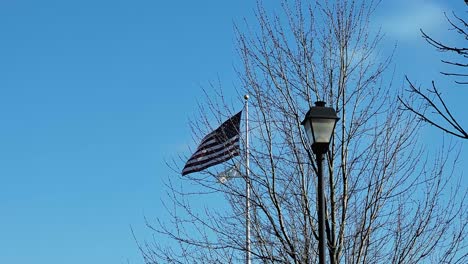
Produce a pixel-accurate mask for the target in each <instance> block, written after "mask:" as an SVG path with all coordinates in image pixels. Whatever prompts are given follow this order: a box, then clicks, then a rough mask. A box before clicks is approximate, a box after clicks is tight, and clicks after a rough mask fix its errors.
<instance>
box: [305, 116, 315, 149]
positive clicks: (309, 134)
mask: <svg viewBox="0 0 468 264" xmlns="http://www.w3.org/2000/svg"><path fill="white" fill-rule="evenodd" d="M304 129H305V132H306V134H307V139H308V140H309V142H310V144H312V143H313V142H314V136H313V134H312V127H311V126H310V120H307V122H305V123H304Z"/></svg>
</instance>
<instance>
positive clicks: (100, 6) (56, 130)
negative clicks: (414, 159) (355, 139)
mask: <svg viewBox="0 0 468 264" xmlns="http://www.w3.org/2000/svg"><path fill="white" fill-rule="evenodd" d="M389 2H392V3H389ZM406 2H407V1H402V0H399V1H386V3H384V4H383V6H382V7H381V8H380V9H379V10H378V12H377V14H376V17H375V25H376V27H377V26H378V25H381V26H382V29H383V30H384V32H386V34H387V35H386V39H385V43H384V44H385V45H387V46H389V47H390V46H392V45H394V44H395V43H398V47H397V50H396V54H395V61H394V63H395V67H396V73H397V74H396V76H395V80H396V81H395V83H396V85H400V84H402V83H403V82H402V75H401V74H402V73H408V74H410V76H412V77H414V79H415V80H417V81H419V82H421V83H424V82H425V83H427V84H429V80H428V79H427V78H430V76H435V77H434V79H436V80H437V79H442V78H441V77H440V76H439V75H438V71H439V70H440V68H441V67H442V65H441V64H440V63H439V62H438V59H439V58H438V57H437V56H438V55H439V54H438V53H436V52H435V51H434V50H433V49H432V48H430V47H428V46H427V45H426V44H425V43H424V42H423V40H421V39H420V38H419V37H418V36H419V34H418V29H419V27H424V28H425V29H426V30H427V31H428V32H429V33H433V34H434V35H436V36H441V37H448V38H450V36H451V35H450V34H451V33H447V32H446V28H447V25H446V24H443V22H444V20H443V16H442V12H443V11H444V10H451V9H455V10H464V9H463V8H465V7H464V3H463V1H461V0H460V1H451V2H452V3H450V4H449V3H446V2H448V1H423V0H415V1H412V2H411V3H410V4H407V3H406ZM269 5H272V4H269ZM254 6H255V3H254V1H248V0H238V1H214V0H209V1H208V0H202V1H149V0H148V1H89V0H83V1H51V0H43V1H20V0H18V1H15V0H2V1H0V123H1V125H0V212H1V213H0V215H1V217H0V236H1V238H0V263H16V264H26V263H48V264H59V263H60V264H61V263H69V264H74V263H126V262H127V260H128V261H130V263H142V259H141V257H140V255H139V253H138V251H137V248H136V245H135V243H134V241H133V238H132V236H131V233H130V226H133V227H134V228H135V231H136V233H137V235H138V236H139V237H141V238H142V239H143V238H145V237H149V236H150V235H151V234H150V232H149V230H146V229H145V228H144V219H143V217H144V216H145V215H146V216H147V217H149V218H151V217H157V216H161V215H163V213H162V210H163V209H162V207H161V202H160V200H161V199H164V196H165V192H164V190H165V189H164V187H163V186H162V179H163V178H164V177H166V176H167V175H173V172H172V171H171V170H170V169H169V168H167V166H166V165H165V161H166V160H170V159H172V158H177V156H178V155H186V156H188V155H190V153H189V148H188V146H191V147H193V146H195V145H196V143H197V142H194V141H193V140H192V136H191V135H190V130H189V126H188V119H189V118H190V117H192V116H193V112H194V111H196V109H197V105H196V104H197V103H198V102H202V101H203V93H202V90H201V88H202V87H205V88H208V83H209V82H210V81H214V82H217V81H218V79H219V80H220V82H221V83H222V85H223V87H225V89H226V90H227V93H228V94H231V95H233V96H234V91H233V89H234V86H235V85H236V83H238V81H237V79H236V74H235V71H234V69H233V65H235V64H236V63H238V61H237V59H236V53H235V35H234V32H233V22H235V21H237V22H239V21H241V20H242V19H243V18H244V17H245V18H246V19H247V20H249V21H251V22H252V23H253V21H254V20H253V12H252V10H253V8H254ZM272 6H273V5H272ZM460 14H463V13H462V12H460ZM412 33H414V34H412ZM442 91H443V92H444V96H446V99H447V101H448V102H449V103H450V104H451V105H453V112H454V114H455V115H456V116H457V117H459V119H460V121H461V124H462V125H463V126H464V127H465V128H468V118H466V115H465V113H466V110H465V107H464V105H463V103H464V99H465V98H468V91H467V90H466V89H462V87H454V88H450V89H448V88H446V89H443V90H442ZM233 98H234V97H233ZM426 131H427V135H425V136H423V137H424V140H426V141H427V144H428V145H433V144H434V141H436V140H438V139H439V137H440V135H441V134H440V133H439V132H438V131H435V130H434V129H431V128H429V127H428V128H427V129H426ZM462 151H463V152H462V156H461V162H460V163H459V166H460V168H461V169H460V171H461V170H463V168H466V167H467V165H468V157H467V154H466V151H464V149H462Z"/></svg>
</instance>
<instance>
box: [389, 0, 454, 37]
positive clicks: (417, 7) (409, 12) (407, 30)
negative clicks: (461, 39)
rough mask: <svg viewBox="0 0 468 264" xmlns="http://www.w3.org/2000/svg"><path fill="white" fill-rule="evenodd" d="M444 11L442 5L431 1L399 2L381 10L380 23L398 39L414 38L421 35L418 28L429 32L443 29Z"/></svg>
mask: <svg viewBox="0 0 468 264" xmlns="http://www.w3.org/2000/svg"><path fill="white" fill-rule="evenodd" d="M396 2H399V1H396ZM389 7H390V6H389ZM444 11H445V10H444V8H443V6H441V5H439V4H436V3H435V2H431V1H423V0H413V1H405V2H403V3H402V2H400V3H399V4H398V3H397V4H396V5H393V6H391V8H386V10H384V11H383V12H382V14H381V15H380V24H381V26H382V30H383V32H384V33H385V34H387V35H390V36H392V37H395V38H397V39H398V40H415V39H419V38H420V36H421V33H420V31H419V29H423V30H424V31H425V32H431V33H435V32H436V31H439V30H441V29H444V25H445V22H446V21H445V17H444Z"/></svg>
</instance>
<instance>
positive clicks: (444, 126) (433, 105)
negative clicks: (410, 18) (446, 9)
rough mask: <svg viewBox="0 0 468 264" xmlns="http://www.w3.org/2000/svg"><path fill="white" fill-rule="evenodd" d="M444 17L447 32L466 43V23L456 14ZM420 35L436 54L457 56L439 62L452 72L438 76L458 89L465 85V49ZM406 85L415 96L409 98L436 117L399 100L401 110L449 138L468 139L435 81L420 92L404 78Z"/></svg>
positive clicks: (424, 33)
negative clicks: (456, 35) (448, 67)
mask: <svg viewBox="0 0 468 264" xmlns="http://www.w3.org/2000/svg"><path fill="white" fill-rule="evenodd" d="M444 15H445V18H446V19H447V22H448V24H449V25H450V26H451V28H450V30H453V31H455V32H456V33H457V34H458V36H459V37H460V38H461V39H463V40H464V41H467V40H468V24H467V23H466V21H465V20H464V19H462V18H460V17H458V16H457V15H456V14H455V13H452V16H453V17H452V18H450V17H448V16H447V14H445V13H444ZM421 33H422V37H423V38H424V39H425V40H426V41H427V43H429V45H431V46H433V47H434V48H436V50H437V51H439V52H442V53H451V54H455V55H456V59H453V60H451V59H449V60H445V59H442V60H441V61H442V63H444V64H446V65H448V66H451V67H453V68H454V70H453V71H448V72H445V71H444V72H441V74H442V75H444V76H449V77H452V78H455V81H454V82H455V84H457V85H466V84H468V82H467V81H466V77H468V74H467V73H466V68H467V67H468V64H467V63H466V59H467V58H468V47H466V46H463V47H457V46H455V45H451V44H447V43H445V42H443V41H439V40H436V39H434V38H433V37H431V36H430V35H428V34H426V32H424V31H423V30H422V29H421ZM406 82H407V83H408V86H409V88H408V89H407V91H408V92H409V93H411V94H413V95H414V97H411V98H412V99H419V100H422V102H423V104H425V105H426V106H427V108H428V110H429V111H430V112H431V113H434V114H435V115H429V114H427V113H426V112H423V111H420V110H419V109H417V108H415V106H414V103H413V102H411V101H408V100H404V99H402V98H401V97H400V98H399V101H400V102H401V103H402V105H403V107H404V109H406V110H409V111H411V112H412V113H414V114H415V115H416V116H417V117H419V118H420V119H421V120H423V121H424V122H427V123H429V124H431V125H433V126H435V127H437V128H438V129H440V130H442V131H444V132H446V133H448V134H451V135H453V136H456V137H459V138H463V139H468V133H467V132H466V131H465V130H464V129H463V127H462V126H461V125H460V124H459V123H458V122H457V120H456V119H455V118H454V116H453V115H452V113H451V111H450V110H449V108H448V107H447V104H446V103H445V101H444V99H443V98H442V96H441V93H440V91H439V89H438V88H437V86H436V84H435V82H434V81H432V87H431V88H429V89H427V91H423V90H421V88H419V87H416V86H415V85H414V83H413V82H412V81H410V79H409V78H408V77H406Z"/></svg>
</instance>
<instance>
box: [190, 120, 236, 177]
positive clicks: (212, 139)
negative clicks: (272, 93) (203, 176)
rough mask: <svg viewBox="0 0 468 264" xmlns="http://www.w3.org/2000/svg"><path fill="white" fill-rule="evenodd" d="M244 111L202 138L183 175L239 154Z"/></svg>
mask: <svg viewBox="0 0 468 264" xmlns="http://www.w3.org/2000/svg"><path fill="white" fill-rule="evenodd" d="M241 115H242V111H240V112H239V113H237V114H236V115H234V116H233V117H231V118H229V119H228V120H227V121H226V122H224V123H223V124H222V125H221V126H220V127H218V128H217V129H215V130H214V131H213V132H211V133H210V134H208V135H207V136H205V137H204V138H203V139H202V142H201V143H200V145H199V146H198V148H197V150H196V151H195V153H193V155H192V156H191V157H190V158H189V160H188V161H187V163H186V164H185V166H184V169H183V170H182V175H187V174H189V173H192V172H197V171H202V170H204V169H206V168H209V167H211V166H214V165H216V164H220V163H222V162H225V161H227V160H229V159H231V158H232V157H235V156H239V153H240V145H239V128H240V119H241Z"/></svg>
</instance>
